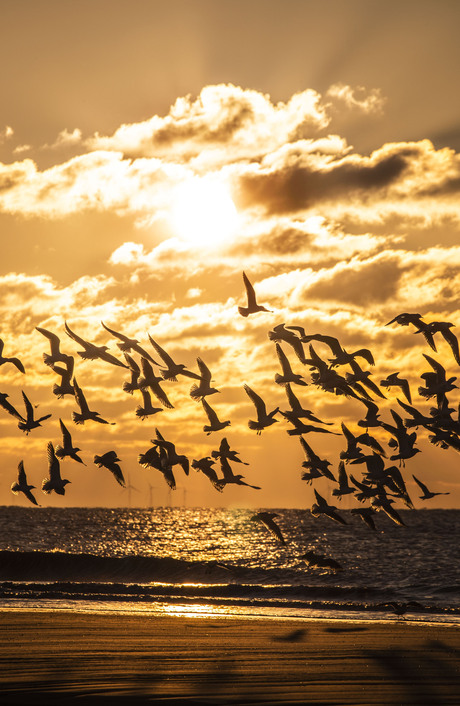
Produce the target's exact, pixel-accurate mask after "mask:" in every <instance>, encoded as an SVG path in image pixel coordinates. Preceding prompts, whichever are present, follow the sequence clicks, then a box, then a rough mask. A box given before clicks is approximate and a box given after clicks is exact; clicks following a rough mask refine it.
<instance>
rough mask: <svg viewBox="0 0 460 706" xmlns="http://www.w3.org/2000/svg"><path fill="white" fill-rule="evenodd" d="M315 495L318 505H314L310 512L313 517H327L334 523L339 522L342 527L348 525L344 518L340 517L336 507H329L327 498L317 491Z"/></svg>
mask: <svg viewBox="0 0 460 706" xmlns="http://www.w3.org/2000/svg"><path fill="white" fill-rule="evenodd" d="M314 493H315V497H316V503H313V505H312V507H311V510H310V512H311V514H312V515H313V517H319V516H320V515H326V517H329V518H330V519H331V520H334V522H338V523H339V524H341V525H346V524H347V522H345V520H344V519H343V517H342V516H341V515H339V513H338V512H336V510H337V508H336V507H335V505H329V504H328V503H327V501H326V500H325V498H323V496H322V495H320V494H319V493H318V491H317V490H314Z"/></svg>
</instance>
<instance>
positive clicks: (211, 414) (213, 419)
mask: <svg viewBox="0 0 460 706" xmlns="http://www.w3.org/2000/svg"><path fill="white" fill-rule="evenodd" d="M201 404H202V405H203V409H204V411H205V412H206V416H207V417H208V420H209V424H205V425H204V427H203V431H204V432H206V434H208V435H209V434H211V433H212V432H213V431H221V430H222V429H225V427H228V426H230V424H231V422H230V420H229V419H227V420H226V421H225V422H221V421H220V419H219V417H218V416H217V413H216V412H215V411H214V409H213V408H212V407H211V405H210V404H209V402H207V401H206V400H205V399H204V397H203V398H202V400H201Z"/></svg>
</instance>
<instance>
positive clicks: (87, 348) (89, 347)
mask: <svg viewBox="0 0 460 706" xmlns="http://www.w3.org/2000/svg"><path fill="white" fill-rule="evenodd" d="M64 328H65V331H66V333H67V335H68V336H69V337H70V338H71V339H72V340H74V341H75V342H76V343H78V344H80V346H83V349H84V350H82V351H77V353H78V355H79V356H80V358H82V359H83V360H98V359H99V360H104V361H105V362H106V363H111V365H117V366H119V367H121V368H127V367H128V366H127V365H126V364H125V363H122V361H121V360H118V358H115V356H114V355H112V354H111V353H108V352H107V346H96V345H95V344H94V343H90V342H89V341H85V339H84V338H82V337H81V336H78V335H77V334H76V333H75V332H74V331H72V329H71V328H69V326H68V324H67V321H66V322H65V323H64Z"/></svg>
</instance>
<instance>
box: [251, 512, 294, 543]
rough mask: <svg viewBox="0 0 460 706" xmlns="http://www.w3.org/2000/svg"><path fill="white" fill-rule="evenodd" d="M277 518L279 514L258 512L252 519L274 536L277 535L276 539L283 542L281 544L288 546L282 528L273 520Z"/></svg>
mask: <svg viewBox="0 0 460 706" xmlns="http://www.w3.org/2000/svg"><path fill="white" fill-rule="evenodd" d="M275 517H278V513H277V512H257V513H256V514H255V515H253V516H252V517H251V518H250V519H251V521H252V522H260V523H261V524H262V525H264V526H265V527H266V528H267V529H268V530H269V531H270V532H271V533H272V534H274V535H275V537H276V538H277V539H278V540H279V541H280V542H281V544H286V540H285V539H284V537H283V534H282V532H281V530H280V528H279V527H278V525H277V524H276V522H275V521H274V519H273V518H275Z"/></svg>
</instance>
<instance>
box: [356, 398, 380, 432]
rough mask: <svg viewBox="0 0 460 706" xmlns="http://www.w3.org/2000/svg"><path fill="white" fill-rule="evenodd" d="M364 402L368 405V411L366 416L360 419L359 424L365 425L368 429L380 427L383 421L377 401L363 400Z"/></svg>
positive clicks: (360, 425)
mask: <svg viewBox="0 0 460 706" xmlns="http://www.w3.org/2000/svg"><path fill="white" fill-rule="evenodd" d="M361 401H362V403H363V404H364V405H365V406H366V407H367V412H366V414H365V416H364V418H363V419H360V420H359V421H358V422H357V425H358V426H359V427H364V428H365V429H366V430H367V429H369V428H370V427H380V426H381V422H380V419H379V417H380V412H379V408H378V406H377V405H376V404H375V402H371V401H370V400H361Z"/></svg>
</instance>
